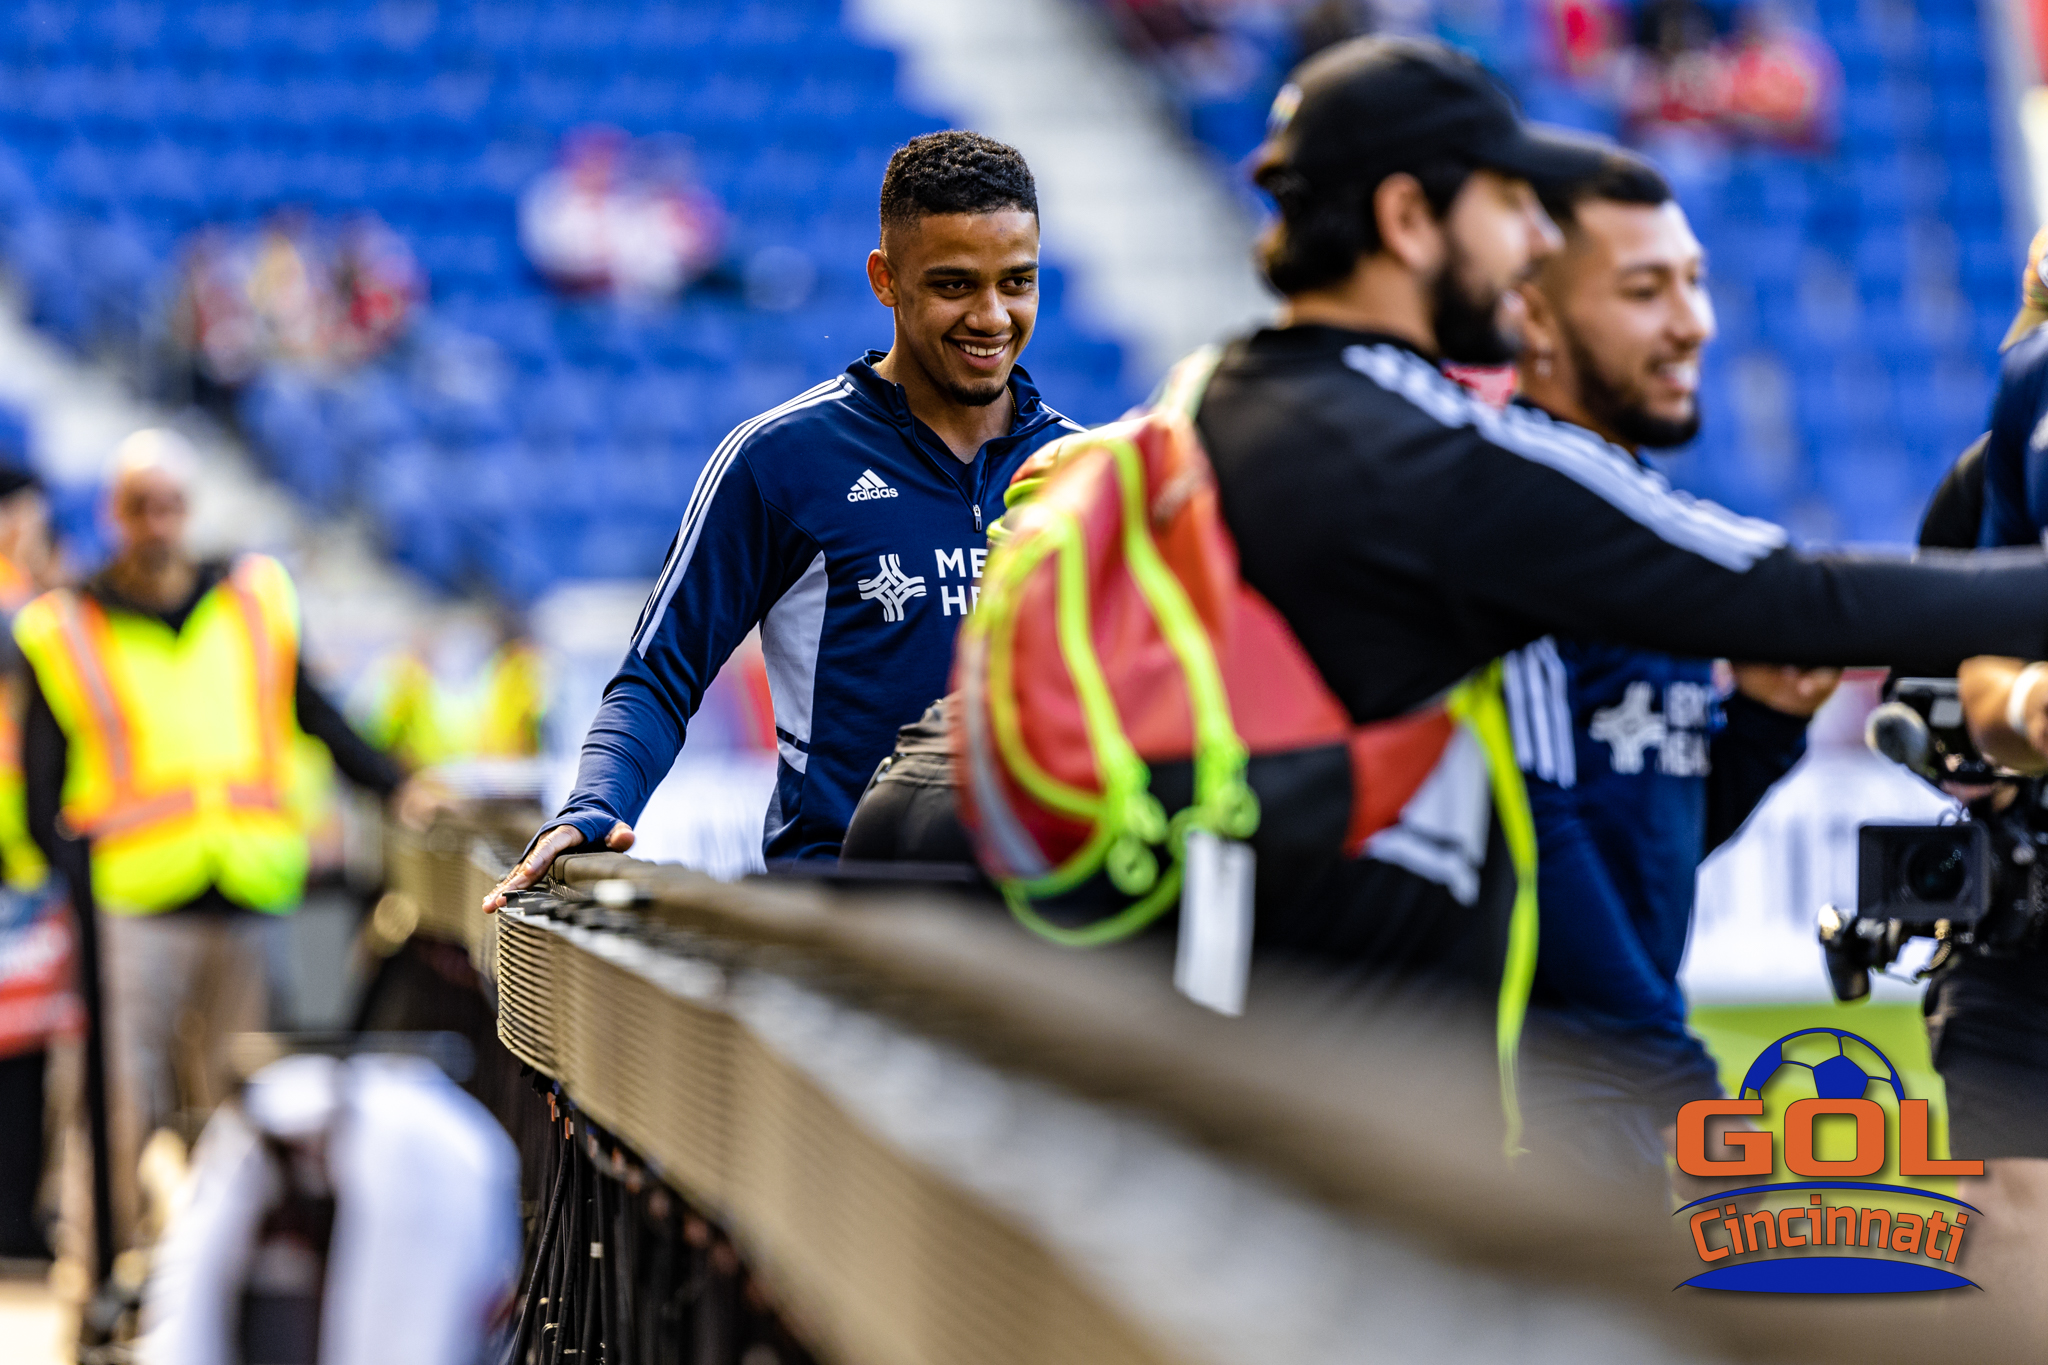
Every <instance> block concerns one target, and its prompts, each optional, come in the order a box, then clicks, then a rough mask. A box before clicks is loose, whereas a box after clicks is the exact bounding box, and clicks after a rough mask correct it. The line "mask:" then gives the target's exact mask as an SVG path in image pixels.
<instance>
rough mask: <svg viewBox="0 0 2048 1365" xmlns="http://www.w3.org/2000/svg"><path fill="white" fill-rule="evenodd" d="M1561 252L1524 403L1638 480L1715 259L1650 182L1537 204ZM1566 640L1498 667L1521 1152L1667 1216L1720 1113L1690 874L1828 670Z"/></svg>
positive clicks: (1609, 170)
mask: <svg viewBox="0 0 2048 1365" xmlns="http://www.w3.org/2000/svg"><path fill="white" fill-rule="evenodd" d="M1539 190H1540V191H1541V194H1542V198H1543V204H1544V207H1545V209H1546V210H1547V211H1548V212H1549V214H1550V216H1551V219H1552V220H1553V221H1554V222H1556V223H1557V224H1558V226H1559V227H1560V228H1561V229H1562V230H1563V232H1564V249H1563V250H1562V251H1560V252H1558V254H1557V255H1555V256H1553V257H1551V258H1550V259H1549V260H1547V261H1545V262H1544V264H1543V268H1542V270H1541V271H1540V272H1538V274H1537V276H1536V278H1535V280H1534V281H1533V282H1531V283H1530V284H1528V285H1525V286H1523V289H1522V295H1523V298H1524V300H1525V302H1526V304H1527V311H1528V322H1527V325H1526V327H1525V329H1524V333H1523V349H1522V355H1521V361H1520V373H1521V377H1522V393H1521V397H1520V398H1519V399H1517V400H1516V401H1517V402H1521V403H1525V404H1527V405H1528V406H1530V407H1531V408H1534V409H1536V410H1537V411H1540V412H1544V413H1547V414H1548V415H1549V416H1550V417H1552V418H1554V419H1555V420H1556V421H1557V422H1558V423H1560V424H1561V425H1562V424H1569V425H1570V426H1572V427H1576V428H1579V429H1581V430H1583V431H1586V432H1590V433H1591V434H1593V435H1595V436H1597V437H1599V438H1600V439H1601V440H1603V441H1605V442H1607V443H1609V444H1610V445H1611V446H1613V447H1614V448H1615V449H1617V450H1619V451H1624V452H1627V453H1628V454H1629V455H1630V456H1632V457H1634V458H1636V459H1637V460H1641V458H1642V452H1643V451H1644V450H1663V449H1668V448H1671V447H1674V446H1679V445H1684V444H1685V443H1687V442H1688V441H1690V440H1692V439H1693V437H1694V436H1696V435H1697V434H1698V432H1699V427H1700V409H1699V370H1700V359H1701V354H1702V352H1703V351H1704V349H1705V347H1706V345H1707V343H1708V342H1710V341H1711V340H1713V337H1714V309H1713V302H1712V300H1711V299H1710V298H1709V297H1708V295H1707V288H1706V253H1705V252H1704V251H1703V250H1702V248H1701V246H1700V244H1699V241H1698V240H1697V239H1696V238H1695V237H1694V236H1693V233H1692V229H1691V226H1690V225H1689V224H1688V223H1687V222H1686V217H1685V211H1684V210H1683V209H1681V208H1680V207H1679V206H1678V203H1677V201H1676V200H1675V199H1673V198H1672V194H1671V188H1670V186H1669V185H1668V184H1666V183H1665V180H1664V177H1663V176H1662V175H1660V174H1659V173H1658V172H1657V170H1656V168H1655V167H1653V166H1652V165H1650V164H1649V163H1648V162H1647V161H1645V160H1643V159H1642V158H1640V157H1637V156H1635V155H1633V154H1631V153H1627V152H1623V151H1620V150H1619V149H1616V150H1615V151H1613V152H1610V153H1609V154H1608V158H1607V164H1606V165H1605V166H1603V167H1602V168H1601V170H1600V172H1599V173H1598V174H1596V175H1594V176H1593V177H1591V178H1589V179H1586V180H1582V181H1578V182H1575V183H1570V184H1564V185H1549V184H1546V185H1542V186H1539ZM1714 672H1715V666H1714V662H1713V661H1712V660H1711V659H1705V658H1686V657H1682V656H1677V655H1673V654H1670V653H1666V652H1663V651H1660V650H1655V649H1647V648H1642V647H1638V646H1632V645H1624V644H1613V643H1608V642H1606V641H1601V640H1595V639H1582V638H1573V637H1571V636H1555V637H1553V636H1546V637H1544V638H1543V639H1541V640H1538V641H1537V642H1536V643H1535V644H1532V645H1528V646H1525V647H1523V648H1522V649H1520V650H1517V651H1516V652H1515V653H1513V654H1511V655H1509V656H1508V663H1507V674H1506V677H1507V700H1508V712H1509V716H1510V718H1511V720H1512V721H1513V725H1514V737H1515V751H1516V756H1517V758H1518V759H1519V760H1520V762H1521V765H1522V769H1523V772H1524V774H1525V779H1526V781H1527V782H1528V786H1529V804H1530V808H1531V810H1532V812H1533V813H1534V815H1535V818H1536V845H1537V848H1538V850H1539V853H1540V856H1541V864H1540V866H1541V873H1540V888H1539V903H1540V904H1541V906H1542V919H1541V925H1542V928H1541V936H1540V943H1539V947H1538V953H1537V961H1536V980H1535V985H1534V988H1533V990H1532V993H1531V996H1530V1013H1529V1021H1528V1033H1527V1041H1526V1044H1525V1049H1524V1053H1523V1070H1522V1075H1523V1083H1524V1088H1523V1092H1522V1094H1523V1112H1524V1115H1525V1117H1526V1119H1527V1124H1528V1126H1527V1128H1526V1130H1525V1137H1526V1141H1527V1144H1528V1147H1529V1149H1530V1151H1531V1153H1532V1155H1533V1156H1534V1157H1536V1158H1537V1159H1538V1160H1539V1161H1541V1162H1543V1163H1545V1164H1551V1163H1569V1164H1572V1165H1573V1166H1575V1167H1578V1168H1580V1169H1581V1170H1582V1173H1583V1174H1586V1175H1591V1176H1596V1177H1599V1178H1602V1179H1607V1180H1613V1181H1617V1182H1620V1183H1624V1184H1628V1185H1632V1186H1639V1187H1641V1189H1642V1190H1643V1192H1644V1194H1645V1195H1646V1196H1647V1198H1648V1199H1650V1200H1662V1199H1663V1198H1664V1196H1665V1194H1666V1193H1667V1184H1666V1179H1665V1156H1666V1153H1667V1151H1669V1150H1670V1149H1671V1148H1672V1144H1673V1141H1674V1136H1673V1123H1674V1121H1675V1117H1676V1115H1677V1113H1678V1109H1679V1106H1681V1105H1683V1104H1685V1103H1687V1102H1688V1101H1691V1100H1696V1099H1703V1098H1711V1097H1715V1096H1718V1095H1719V1094H1720V1093H1721V1088H1720V1081H1719V1079H1718V1075H1717V1072H1716V1068H1715V1065H1714V1059H1713V1058H1712V1057H1710V1056H1708V1054H1707V1050H1706V1048H1705V1047H1704V1046H1702V1045H1701V1043H1700V1041H1699V1039H1698V1038H1696V1037H1694V1036H1693V1035H1692V1034H1691V1033H1690V1032H1689V1031H1688V1030H1687V1029H1686V1002H1685V995H1684V993H1683V992H1682V991H1681V990H1680V989H1679V985H1678V966H1679V962H1680V960H1681V959H1682V958H1683V957H1684V955H1685V944H1686V937H1687V933H1688V931H1689V930H1690V928H1691V925H1692V910H1693V897H1694V885H1695V882H1696V879H1697V874H1698V870H1699V864H1700V860H1701V859H1702V858H1704V857H1705V856H1706V854H1707V853H1708V852H1710V851H1712V850H1713V849H1714V848H1715V847H1717V846H1719V845H1720V844H1721V843H1723V842H1724V841H1725V840H1727V839H1729V838H1730V837H1732V836H1733V835H1734V833H1735V831H1736V829H1737V828H1738V827H1739V826H1740V825H1741V824H1742V822H1743V821H1744V820H1746V819H1747V818H1748V816H1749V813H1750V811H1752V810H1753V809H1755V807H1756V805H1757V803H1758V802H1759V801H1761V800H1762V799H1763V797H1764V795H1765V794H1766V793H1767V792H1768V791H1769V790H1770V788H1771V786H1772V784H1773V783H1775V782H1776V781H1777V780H1778V779H1779V778H1781V777H1783V776H1784V775H1785V774H1786V773H1787V772H1788V771H1790V769H1791V767H1792V765H1793V764H1794V763H1796V762H1798V760H1799V758H1800V756H1801V755H1802V754H1804V753H1805V751H1806V725H1807V721H1808V719H1809V718H1810V717H1811V716H1812V714H1813V713H1814V711H1816V710H1817V709H1819V707H1820V705H1821V703H1823V702H1824V701H1826V700H1827V698H1828V696H1829V695H1830V694H1831V693H1832V692H1833V690H1834V686H1835V683H1836V682H1837V681H1838V680H1839V678H1840V673H1839V671H1838V670H1835V669H1818V670H1813V671H1807V672H1802V671H1799V670H1793V669H1784V668H1780V667H1778V666H1776V665H1770V664H1737V665H1735V667H1734V670H1733V678H1734V690H1733V691H1732V693H1726V694H1724V693H1723V692H1722V690H1721V689H1720V688H1719V687H1718V686H1717V684H1716V681H1715V677H1714Z"/></svg>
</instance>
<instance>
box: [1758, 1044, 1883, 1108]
mask: <svg viewBox="0 0 2048 1365" xmlns="http://www.w3.org/2000/svg"><path fill="white" fill-rule="evenodd" d="M1802 1038H1811V1039H1813V1040H1814V1041H1813V1042H1811V1043H1800V1042H1799V1041H1798V1040H1799V1039H1802ZM1787 1044H1792V1045H1793V1046H1792V1048H1791V1051H1792V1053H1793V1054H1794V1055H1791V1056H1788V1055H1787V1048H1786V1045H1787ZM1796 1070H1803V1071H1806V1072H1808V1073H1810V1075H1811V1079H1812V1085H1813V1093H1814V1094H1815V1095H1817V1096H1819V1097H1820V1098H1821V1099H1824V1100H1860V1099H1864V1098H1867V1092H1868V1091H1869V1089H1870V1087H1871V1086H1873V1085H1886V1086H1889V1087H1891V1092H1892V1094H1893V1095H1894V1096H1896V1097H1897V1098H1898V1099H1900V1100H1904V1099H1905V1098H1906V1085H1905V1082H1904V1081H1902V1080H1900V1079H1899V1069H1898V1068H1897V1067H1895V1066H1893V1065H1892V1063H1891V1059H1890V1058H1889V1057H1886V1056H1885V1055H1884V1054H1883V1053H1882V1052H1879V1051H1878V1050H1877V1048H1876V1047H1875V1046H1873V1045H1872V1044H1871V1042H1870V1040H1869V1039H1867V1038H1860V1037H1858V1036H1857V1035H1855V1034H1853V1033H1849V1032H1845V1031H1844V1030H1842V1029H1838V1028H1803V1029H1800V1030H1799V1031H1797V1032H1796V1033H1788V1034H1786V1035H1785V1036H1784V1037H1783V1038H1780V1039H1779V1040H1778V1041H1777V1042H1775V1043H1772V1044H1771V1045H1770V1046H1769V1047H1767V1048H1765V1049H1764V1050H1763V1051H1762V1052H1759V1053H1757V1055H1756V1060H1755V1061H1753V1062H1751V1063H1750V1064H1749V1070H1748V1072H1747V1073H1745V1074H1744V1076H1743V1078H1742V1095H1741V1097H1742V1098H1743V1099H1748V1098H1749V1096H1750V1092H1751V1091H1754V1092H1756V1096H1757V1098H1759V1099H1761V1098H1762V1097H1763V1093H1764V1087H1766V1086H1768V1085H1770V1084H1772V1082H1774V1081H1776V1080H1777V1079H1778V1077H1779V1076H1780V1075H1781V1074H1782V1073H1784V1072H1787V1071H1796Z"/></svg>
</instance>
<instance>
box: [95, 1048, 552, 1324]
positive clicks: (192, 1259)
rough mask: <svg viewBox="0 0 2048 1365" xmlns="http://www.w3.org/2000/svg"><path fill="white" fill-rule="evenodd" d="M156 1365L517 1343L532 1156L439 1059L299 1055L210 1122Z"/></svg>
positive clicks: (164, 1286) (166, 1297)
mask: <svg viewBox="0 0 2048 1365" xmlns="http://www.w3.org/2000/svg"><path fill="white" fill-rule="evenodd" d="M192 1175H193V1179H192V1187H191V1196H190V1198H189V1199H188V1200H186V1201H185V1203H184V1204H183V1206H182V1207H180V1208H179V1209H178V1211H177V1212H176V1213H175V1214H174V1215H173V1218H172V1221H171V1224H170V1226H169V1228H168V1229H167V1230H166V1232H165V1235H164V1240H163V1243H162V1249H161V1252H160V1254H159V1256H158V1257H157V1260H156V1263H155V1264H154V1265H153V1266H152V1267H151V1271H150V1278H149V1284H148V1287H147V1289H146V1291H145V1296H144V1302H143V1339H142V1341H141V1343H140V1346H139V1350H138V1354H137V1357H136V1358H137V1359H138V1360H140V1361H142V1362H143V1365H230V1362H234V1361H251V1362H254V1361H274V1362H295V1361H313V1360H318V1361H320V1362H322V1365H472V1362H475V1361H479V1360H484V1359H489V1358H493V1352H492V1350H491V1348H492V1346H493V1345H494V1344H496V1345H497V1350H498V1352H499V1353H502V1351H503V1345H502V1339H503V1333H504V1329H505V1327H506V1325H507V1323H508V1320H509V1317H510V1311H511V1306H512V1302H513V1296H514V1294H515V1292H516V1291H517V1289H518V1277H519V1240H520V1226H519V1154H518V1152H517V1150H516V1149H514V1147H513V1145H512V1142H511V1139H509V1138H507V1137H506V1136H505V1132H504V1129H502V1128H500V1127H499V1126H498V1123H497V1121H496V1120H495V1119H493V1118H492V1117H491V1115H490V1111H488V1110H486V1109H485V1108H484V1107H483V1106H482V1105H481V1104H479V1103H477V1101H476V1100H474V1099H472V1098H471V1097H470V1096H469V1095H466V1094H464V1093H463V1091H462V1090H461V1088H460V1087H458V1086H457V1085H456V1084H455V1083H454V1082H453V1081H451V1080H450V1079H449V1078H448V1077H447V1076H445V1075H443V1074H442V1073H441V1072H440V1071H439V1070H437V1069H436V1068H435V1066H434V1064H433V1063H432V1062H429V1061H427V1060H425V1059H423V1058H419V1057H407V1056H374V1055H361V1056H356V1057H352V1058H349V1059H347V1060H345V1061H344V1060H338V1059H336V1058H333V1057H323V1056H292V1057H286V1058H284V1059H283V1060H281V1061H277V1062H273V1063H271V1064H270V1065H269V1066H266V1067H264V1068H263V1069H262V1070H260V1071H258V1072H257V1073H256V1074H255V1075H254V1076H252V1077H251V1078H250V1079H249V1082H248V1083H247V1085H246V1086H244V1087H243V1089H242V1091H241V1093H240V1094H239V1095H238V1096H237V1098H236V1102H235V1103H234V1104H231V1105H226V1106H223V1107H222V1109H221V1110H220V1112H219V1113H217V1114H216V1115H215V1116H214V1118H213V1120H212V1121H211V1122H209V1123H208V1124H207V1126H206V1131H205V1133H204V1135H202V1136H201V1138H200V1140H199V1146H198V1148H197V1150H196V1152H195V1153H194V1161H193V1171H192Z"/></svg>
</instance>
